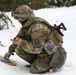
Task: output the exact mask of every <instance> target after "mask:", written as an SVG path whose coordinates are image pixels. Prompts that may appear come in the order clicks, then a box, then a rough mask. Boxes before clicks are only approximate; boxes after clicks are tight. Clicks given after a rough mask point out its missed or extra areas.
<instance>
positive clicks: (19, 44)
mask: <svg viewBox="0 0 76 75" xmlns="http://www.w3.org/2000/svg"><path fill="white" fill-rule="evenodd" d="M12 16H13V17H14V18H15V19H16V20H18V21H19V22H20V23H21V25H22V28H21V29H20V31H19V33H18V34H17V36H16V37H15V38H14V41H13V44H12V45H11V46H10V47H9V50H8V52H6V53H5V55H4V58H9V57H10V56H11V55H13V53H14V52H16V54H17V55H18V56H19V57H21V58H22V59H24V60H25V61H27V62H28V63H30V72H31V73H34V74H37V73H38V74H40V73H46V72H48V71H49V70H50V69H52V70H53V71H54V70H58V69H60V68H61V67H62V66H63V65H64V63H65V60H66V51H65V49H64V48H63V47H62V43H63V39H62V36H61V35H60V34H59V33H58V31H57V30H56V29H55V28H54V27H53V26H51V25H50V24H49V23H48V22H47V21H45V20H44V19H42V18H39V17H36V16H35V15H34V12H33V10H32V9H31V8H30V7H29V6H27V5H21V6H19V7H17V8H16V9H14V10H13V11H12ZM49 25H50V27H49Z"/></svg>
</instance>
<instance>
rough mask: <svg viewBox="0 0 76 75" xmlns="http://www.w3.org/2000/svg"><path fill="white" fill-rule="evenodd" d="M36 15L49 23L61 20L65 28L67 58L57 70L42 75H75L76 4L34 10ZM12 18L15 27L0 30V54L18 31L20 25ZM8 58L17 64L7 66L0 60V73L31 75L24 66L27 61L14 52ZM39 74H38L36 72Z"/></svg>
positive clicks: (64, 44) (3, 74)
mask: <svg viewBox="0 0 76 75" xmlns="http://www.w3.org/2000/svg"><path fill="white" fill-rule="evenodd" d="M34 12H35V14H36V16H38V17H42V18H44V19H45V20H47V21H48V22H49V23H50V24H51V25H54V24H57V25H59V24H60V23H61V22H63V23H64V24H65V26H66V28H67V31H64V36H63V39H64V43H63V47H64V48H65V49H66V51H67V60H66V62H65V64H64V66H63V67H62V69H61V70H60V71H58V72H51V71H50V72H48V73H45V74H44V75H76V59H75V57H76V50H75V49H76V46H75V45H76V44H75V43H76V33H75V32H76V26H75V25H76V6H72V7H62V8H54V9H53V8H45V9H40V10H34ZM8 15H9V17H10V18H11V19H12V21H13V23H14V25H15V28H13V27H11V26H10V29H9V30H8V29H4V30H0V41H1V43H2V44H4V45H5V47H1V46H0V55H4V54H5V52H7V51H8V47H9V46H10V44H11V43H12V42H11V41H10V39H13V37H15V35H16V34H17V33H18V31H19V29H20V27H21V25H20V24H19V23H18V22H17V21H16V20H15V19H13V18H12V17H11V16H10V13H8ZM10 59H13V60H15V61H16V62H17V66H8V65H6V64H3V63H1V62H0V75H26V74H28V75H32V74H31V73H30V72H29V70H30V69H29V68H27V67H25V65H26V64H28V63H27V62H25V61H24V60H22V59H21V58H19V57H18V56H17V55H16V54H15V55H14V56H11V57H10ZM37 75H39V74H37Z"/></svg>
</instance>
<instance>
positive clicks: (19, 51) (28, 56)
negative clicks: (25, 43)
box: [15, 46, 37, 64]
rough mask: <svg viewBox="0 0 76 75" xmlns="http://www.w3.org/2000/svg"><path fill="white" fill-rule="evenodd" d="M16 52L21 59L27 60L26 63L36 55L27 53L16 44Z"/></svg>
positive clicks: (30, 61) (31, 60)
mask: <svg viewBox="0 0 76 75" xmlns="http://www.w3.org/2000/svg"><path fill="white" fill-rule="evenodd" d="M15 52H16V54H17V55H18V56H19V57H21V58H22V59H24V60H25V61H27V62H28V63H30V64H31V63H32V62H33V61H34V60H35V59H36V57H37V55H32V54H28V53H27V52H25V51H24V50H23V49H22V48H21V47H20V46H17V48H16V49H15Z"/></svg>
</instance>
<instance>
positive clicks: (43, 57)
mask: <svg viewBox="0 0 76 75" xmlns="http://www.w3.org/2000/svg"><path fill="white" fill-rule="evenodd" d="M15 52H16V53H17V54H18V56H20V57H21V58H22V59H24V60H25V61H27V62H29V63H30V64H31V68H30V72H31V73H45V72H47V71H49V70H50V69H53V70H55V69H59V68H61V67H62V66H63V65H64V63H65V60H66V52H65V50H64V49H63V48H62V47H60V48H58V50H57V51H56V52H55V53H54V54H52V55H50V56H49V55H47V54H45V53H42V54H39V55H33V54H28V53H27V52H25V51H24V50H23V49H22V48H21V47H20V46H18V47H17V48H16V49H15Z"/></svg>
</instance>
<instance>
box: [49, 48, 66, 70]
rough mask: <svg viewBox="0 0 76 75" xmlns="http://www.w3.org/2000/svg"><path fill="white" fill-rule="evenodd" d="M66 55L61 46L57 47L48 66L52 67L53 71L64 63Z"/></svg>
mask: <svg viewBox="0 0 76 75" xmlns="http://www.w3.org/2000/svg"><path fill="white" fill-rule="evenodd" d="M66 57H67V53H66V51H65V49H64V48H63V47H59V48H58V50H57V51H56V52H55V53H54V54H53V55H52V58H51V60H50V67H52V69H53V70H54V71H55V70H58V69H60V68H61V67H62V66H63V65H64V63H65V61H66Z"/></svg>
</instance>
